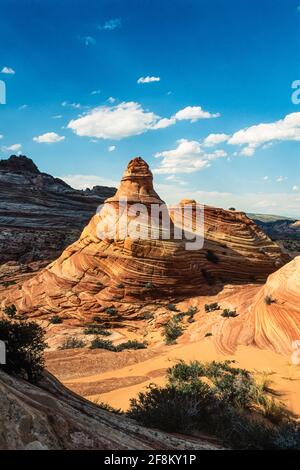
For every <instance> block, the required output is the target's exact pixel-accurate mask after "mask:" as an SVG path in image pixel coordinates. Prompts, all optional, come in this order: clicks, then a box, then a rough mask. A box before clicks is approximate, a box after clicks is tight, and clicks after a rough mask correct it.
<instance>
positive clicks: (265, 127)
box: [228, 112, 300, 155]
mask: <svg viewBox="0 0 300 470" xmlns="http://www.w3.org/2000/svg"><path fill="white" fill-rule="evenodd" d="M285 140H290V141H300V112H298V113H291V114H288V115H287V116H285V117H284V118H283V119H279V120H278V121H275V122H271V123H261V124H257V125H254V126H251V127H247V128H245V129H241V130H239V131H237V132H235V133H234V134H233V135H232V136H231V137H230V139H229V140H228V143H229V144H231V145H245V146H246V147H245V149H247V150H244V149H243V151H244V152H246V153H244V155H245V154H248V155H249V154H251V155H253V153H254V151H255V149H257V148H258V147H260V146H264V145H266V144H271V143H273V142H275V141H285Z"/></svg>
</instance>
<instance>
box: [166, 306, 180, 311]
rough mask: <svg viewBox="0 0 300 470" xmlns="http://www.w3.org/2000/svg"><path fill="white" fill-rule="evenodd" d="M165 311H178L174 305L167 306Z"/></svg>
mask: <svg viewBox="0 0 300 470" xmlns="http://www.w3.org/2000/svg"><path fill="white" fill-rule="evenodd" d="M167 309H168V310H170V312H178V309H177V307H176V305H175V304H168V305H167Z"/></svg>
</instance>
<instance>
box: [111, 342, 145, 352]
mask: <svg viewBox="0 0 300 470" xmlns="http://www.w3.org/2000/svg"><path fill="white" fill-rule="evenodd" d="M146 347H147V346H146V344H145V343H140V342H139V341H135V340H129V341H126V343H121V344H118V345H117V346H116V347H115V350H116V352H120V351H124V349H146Z"/></svg>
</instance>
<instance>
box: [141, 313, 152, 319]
mask: <svg viewBox="0 0 300 470" xmlns="http://www.w3.org/2000/svg"><path fill="white" fill-rule="evenodd" d="M141 318H142V319H143V320H152V319H153V318H154V314H153V313H152V312H143V313H142V314H141Z"/></svg>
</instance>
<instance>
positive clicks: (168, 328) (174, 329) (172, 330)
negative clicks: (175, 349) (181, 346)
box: [163, 318, 183, 345]
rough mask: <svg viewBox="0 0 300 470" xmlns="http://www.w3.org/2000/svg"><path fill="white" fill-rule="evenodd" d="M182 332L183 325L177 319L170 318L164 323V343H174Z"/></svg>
mask: <svg viewBox="0 0 300 470" xmlns="http://www.w3.org/2000/svg"><path fill="white" fill-rule="evenodd" d="M182 333H183V327H182V326H181V325H179V323H178V320H177V321H176V319H175V320H174V319H173V318H172V319H171V320H169V321H168V322H167V323H166V324H165V325H164V331H163V336H164V337H165V343H166V344H168V345H170V344H175V343H176V340H177V338H179V336H181V335H182Z"/></svg>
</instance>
